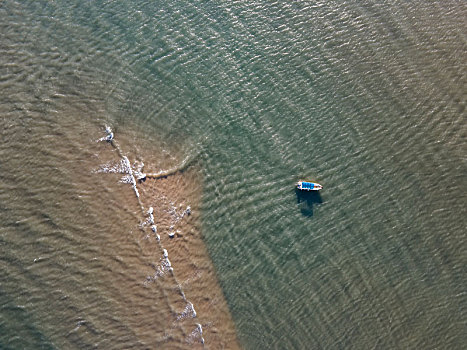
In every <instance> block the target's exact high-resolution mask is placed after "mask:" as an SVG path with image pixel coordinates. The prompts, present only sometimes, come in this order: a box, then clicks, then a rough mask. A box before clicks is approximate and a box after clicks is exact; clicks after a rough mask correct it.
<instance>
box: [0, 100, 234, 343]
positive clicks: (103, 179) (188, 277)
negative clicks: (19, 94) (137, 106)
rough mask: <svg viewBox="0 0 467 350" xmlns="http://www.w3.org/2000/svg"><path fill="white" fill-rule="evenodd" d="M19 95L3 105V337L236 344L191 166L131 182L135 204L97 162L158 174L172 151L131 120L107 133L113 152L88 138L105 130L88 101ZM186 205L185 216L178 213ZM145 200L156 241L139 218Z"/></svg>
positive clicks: (143, 213) (171, 164)
mask: <svg viewBox="0 0 467 350" xmlns="http://www.w3.org/2000/svg"><path fill="white" fill-rule="evenodd" d="M28 99H30V98H29V97H25V100H26V101H21V102H17V108H16V109H14V108H10V109H8V108H5V107H8V105H5V104H4V105H3V107H4V108H3V110H2V111H1V112H2V125H3V128H2V131H1V138H2V147H1V149H0V154H1V156H2V162H1V166H2V175H1V183H2V191H1V200H0V203H1V205H2V211H1V214H0V215H1V220H2V223H3V225H2V227H1V232H0V233H1V235H0V236H1V244H0V256H1V259H0V267H1V280H2V284H1V288H0V292H1V296H2V300H3V310H10V311H11V319H9V318H8V317H9V314H8V313H5V312H4V313H3V314H2V320H1V321H2V329H3V331H7V332H11V334H13V333H15V334H18V336H17V338H9V344H10V345H12V346H13V347H14V345H15V344H23V345H24V344H30V345H31V346H33V347H35V346H37V344H42V345H43V346H44V347H46V348H47V347H51V348H55V347H58V348H86V347H90V348H112V349H118V348H132V349H138V348H140V349H156V348H164V349H184V348H190V349H192V348H208V349H222V348H227V349H235V348H238V345H237V343H236V335H235V328H234V325H233V322H232V319H231V317H230V314H229V311H228V309H227V305H226V303H225V300H224V297H223V294H222V291H221V289H220V287H219V285H218V283H217V278H216V274H215V270H214V268H213V266H212V264H211V261H210V258H209V255H208V253H207V251H206V249H205V247H204V244H203V242H202V236H201V225H200V210H199V207H200V204H199V201H200V196H201V193H202V190H203V187H202V179H201V175H200V172H199V171H197V169H196V167H195V166H192V167H188V168H186V169H184V171H183V172H176V173H175V174H174V175H173V176H169V177H167V178H164V179H159V180H153V179H148V180H147V181H146V182H144V183H140V184H138V189H139V190H140V194H141V197H140V201H138V200H137V198H136V196H135V193H134V192H133V189H132V188H131V185H129V184H126V183H121V182H120V180H121V177H122V174H115V173H102V172H100V171H101V169H102V167H103V166H105V165H106V164H107V165H108V164H111V165H112V164H113V165H115V164H119V163H120V162H121V154H125V155H127V156H128V158H129V159H130V161H131V162H134V161H135V160H139V161H144V162H145V163H147V165H146V168H145V170H146V169H147V170H153V171H159V170H164V168H160V166H161V165H162V164H164V163H166V164H168V169H172V168H173V167H174V165H175V164H176V163H177V159H176V156H174V155H173V154H170V152H169V151H167V150H166V151H165V152H160V150H159V149H157V143H156V142H150V141H148V140H142V139H143V137H146V136H147V135H145V134H144V133H141V132H140V131H139V130H132V129H131V128H129V127H128V126H125V128H123V127H120V128H119V130H120V133H116V137H117V138H118V140H119V142H120V143H119V145H120V147H121V154H119V152H118V150H117V149H116V148H114V147H112V145H111V144H110V143H108V142H105V141H104V142H97V140H98V139H99V138H101V137H102V136H105V134H104V133H103V125H104V118H102V117H100V116H96V115H97V114H100V113H101V112H102V111H101V110H100V107H98V106H99V102H97V101H91V102H89V101H86V100H82V99H80V98H68V97H64V96H57V97H56V98H55V99H54V100H52V101H51V102H50V103H48V104H44V101H40V100H39V101H34V98H32V101H27V100H28ZM90 105H92V107H91V106H90ZM31 135H32V137H31ZM126 150H128V152H127V151H126ZM147 160H149V161H147ZM152 164H155V165H157V166H154V167H153V168H152V167H151V166H152ZM141 205H143V206H144V208H143V207H141ZM188 205H190V206H191V208H192V211H191V214H190V215H186V216H184V217H183V218H179V214H181V210H182V209H183V210H185V209H186V207H187V206H188ZM149 206H153V207H154V215H155V224H156V225H157V227H158V233H159V234H160V236H161V240H160V242H158V241H157V240H156V236H155V234H154V233H153V232H152V231H151V229H150V227H149V226H145V225H143V223H144V221H145V220H147V215H146V210H147V208H148V207H149ZM180 206H182V207H180ZM143 209H144V210H143ZM171 226H174V227H173V229H174V230H175V231H176V232H177V233H176V235H175V237H174V238H173V239H170V238H169V237H168V232H169V231H170V230H171ZM164 249H166V250H167V252H168V257H169V259H170V261H171V265H172V268H173V271H172V272H170V271H169V270H168V268H167V266H165V267H164V261H165V258H164ZM156 275H157V276H156ZM191 305H193V308H192V307H191ZM193 309H194V310H195V312H196V316H195V313H194V312H193ZM18 312H19V313H21V314H24V320H23V321H22V320H21V318H20V319H18V317H17V314H18ZM27 325H29V326H27ZM5 327H6V328H5ZM201 332H202V333H201ZM202 339H203V340H202ZM202 341H204V345H203V344H202Z"/></svg>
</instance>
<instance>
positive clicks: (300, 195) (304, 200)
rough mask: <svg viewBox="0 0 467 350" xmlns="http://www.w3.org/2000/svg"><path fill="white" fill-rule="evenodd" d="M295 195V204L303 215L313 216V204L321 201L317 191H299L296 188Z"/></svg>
mask: <svg viewBox="0 0 467 350" xmlns="http://www.w3.org/2000/svg"><path fill="white" fill-rule="evenodd" d="M295 195H296V196H297V206H298V208H299V209H300V212H301V213H302V215H303V216H307V217H311V216H313V206H314V205H317V204H321V203H323V199H322V198H321V195H320V193H319V191H301V190H299V189H297V188H296V189H295Z"/></svg>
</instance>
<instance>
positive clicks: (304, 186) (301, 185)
mask: <svg viewBox="0 0 467 350" xmlns="http://www.w3.org/2000/svg"><path fill="white" fill-rule="evenodd" d="M297 188H298V189H299V190H302V191H319V190H320V189H322V188H323V186H321V185H320V184H318V183H316V182H310V181H302V180H301V181H299V182H297Z"/></svg>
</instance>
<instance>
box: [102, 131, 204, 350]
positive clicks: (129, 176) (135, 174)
mask: <svg viewBox="0 0 467 350" xmlns="http://www.w3.org/2000/svg"><path fill="white" fill-rule="evenodd" d="M105 132H106V136H105V137H102V138H101V139H99V140H98V141H107V142H108V143H110V144H111V145H112V147H114V148H115V149H116V150H117V153H118V155H119V157H120V158H121V167H115V169H114V168H110V167H106V169H107V168H109V169H110V171H108V172H120V173H124V174H126V176H124V178H123V180H122V181H123V182H125V183H129V184H131V186H132V188H133V191H134V192H135V195H136V198H137V199H138V204H139V206H140V209H141V211H142V213H143V214H146V215H147V216H148V219H147V220H146V222H144V223H143V225H142V226H145V225H147V224H149V225H150V227H151V230H152V231H153V232H154V233H155V234H156V239H157V244H158V245H159V248H160V250H161V251H162V255H163V257H162V258H161V259H160V264H159V265H158V266H157V268H156V272H155V274H154V276H153V277H148V281H155V280H156V279H158V278H159V277H161V276H164V275H165V274H166V273H167V272H169V273H170V274H171V276H172V278H173V279H174V280H175V283H176V284H177V287H178V290H179V293H180V296H181V297H182V299H183V301H184V302H185V303H186V307H185V309H184V311H183V312H182V313H181V314H179V315H178V316H176V321H183V319H185V318H186V317H188V316H190V317H191V318H195V317H197V313H196V311H195V307H194V305H193V303H191V302H190V301H188V300H187V298H186V296H185V292H184V291H183V288H182V285H181V284H180V283H179V282H178V280H177V278H176V276H175V273H174V269H173V267H172V263H171V262H170V260H169V253H168V251H167V249H165V248H164V247H163V245H162V243H161V240H160V236H159V235H158V234H157V226H156V225H155V219H154V208H153V207H149V209H148V210H147V211H145V210H144V206H143V204H142V203H141V199H140V194H139V191H138V188H137V181H136V180H138V181H140V180H143V179H146V178H150V179H159V178H162V177H167V176H170V175H174V174H176V173H178V172H182V171H184V170H186V169H187V168H188V167H189V166H190V164H191V163H192V162H193V161H194V160H195V159H196V157H191V158H190V157H186V158H185V159H184V160H183V162H182V163H181V165H180V166H179V167H176V168H173V169H171V170H168V171H164V172H159V173H150V174H145V173H143V171H142V169H143V167H144V163H142V162H141V163H140V164H139V166H138V167H137V168H136V170H133V168H132V166H131V163H130V161H129V159H128V157H127V156H126V155H124V154H123V152H122V150H121V148H120V146H119V145H118V143H117V141H116V140H115V138H114V134H113V132H112V129H111V128H110V127H109V126H106V127H105ZM109 169H107V170H109ZM106 172H107V171H106ZM173 209H175V208H173ZM175 214H177V213H176V210H175ZM190 214H191V208H190V206H188V207H187V208H186V210H185V211H184V212H183V213H182V214H181V215H176V218H177V220H176V221H177V222H178V221H179V220H180V219H181V218H183V217H184V216H185V215H190ZM196 325H197V328H196V329H195V330H194V331H193V332H192V336H193V337H194V338H198V339H200V341H201V343H202V344H204V338H203V329H202V327H201V324H199V323H197V324H196Z"/></svg>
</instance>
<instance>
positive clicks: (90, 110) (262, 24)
mask: <svg viewBox="0 0 467 350" xmlns="http://www.w3.org/2000/svg"><path fill="white" fill-rule="evenodd" d="M466 14H467V6H466V4H465V3H464V2H462V1H444V2H429V1H413V2H409V3H406V2H402V1H396V2H389V1H381V2H374V1H340V2H338V1H321V2H316V3H311V2H310V3H309V2H293V1H289V2H286V1H274V2H260V1H255V2H251V1H248V2H246V1H245V2H243V1H234V2H224V1H217V2H181V1H155V2H154V1H142V2H130V1H121V2H111V1H95V2H82V3H80V4H73V3H71V2H66V1H55V2H49V1H4V2H2V3H1V4H0V18H2V21H1V23H0V33H1V38H2V39H1V40H0V52H1V53H0V87H1V91H2V93H1V95H0V96H1V102H0V120H1V123H2V124H1V125H2V129H3V131H2V133H1V135H2V146H1V150H0V154H1V161H0V169H1V173H2V176H1V180H0V186H1V188H2V191H1V195H0V205H1V211H0V222H2V223H3V224H2V225H1V230H0V260H1V262H2V272H1V274H0V295H1V298H0V301H1V307H0V347H1V348H40V347H42V348H94V347H104V348H110V347H111V348H116V347H119V346H121V347H123V348H124V347H127V348H128V347H133V348H138V347H140V346H141V347H144V346H142V345H141V343H139V340H138V335H137V333H135V332H132V328H131V327H132V325H131V323H127V322H126V321H125V320H126V317H127V316H126V315H127V314H126V309H125V306H124V305H123V304H121V305H120V307H121V309H120V308H119V309H118V310H119V311H118V312H117V314H116V315H115V317H112V313H113V311H112V309H113V307H114V306H115V305H116V304H118V303H119V302H120V301H119V300H120V299H118V298H117V297H116V298H115V300H116V301H115V302H102V303H100V302H99V300H101V299H102V300H107V299H105V298H104V296H100V297H99V298H101V299H99V298H97V299H93V304H92V305H93V307H94V306H95V307H97V308H98V310H99V312H102V313H109V318H110V321H109V320H100V319H99V317H96V321H95V322H94V323H93V328H92V329H89V330H88V331H87V332H89V334H88V335H87V336H88V338H86V337H84V338H79V339H78V338H75V337H74V336H69V335H67V332H68V331H69V330H67V329H66V327H61V322H63V319H66V318H67V317H69V316H70V315H73V314H74V312H75V311H76V312H81V313H83V314H87V313H88V312H89V311H86V310H87V309H88V307H90V306H89V304H88V301H87V299H86V298H79V297H76V298H74V299H72V300H70V301H69V302H63V303H54V304H53V305H54V307H53V309H52V310H50V308H48V307H47V298H48V296H49V295H50V294H52V295H53V294H54V293H56V294H57V293H58V294H60V293H59V292H57V291H59V290H65V289H67V288H69V287H67V286H68V282H64V281H63V280H61V279H60V278H58V277H57V274H58V275H60V272H59V269H58V270H56V269H53V268H52V269H51V268H47V269H42V270H40V271H38V272H37V273H34V274H32V275H31V276H28V275H27V273H26V275H25V271H29V269H30V268H29V267H28V266H27V264H29V263H30V261H32V260H33V258H32V256H33V255H34V253H35V252H36V249H39V250H40V249H41V247H37V246H36V245H38V243H37V242H41V240H39V241H37V237H38V236H41V235H42V234H43V233H45V234H46V236H47V237H48V240H47V250H48V251H50V252H54V251H55V250H54V249H58V248H59V247H61V246H62V244H64V243H63V241H65V242H67V243H66V244H67V246H68V245H69V246H70V248H69V250H67V251H68V252H71V254H76V256H80V257H81V249H83V244H81V243H80V238H79V237H80V236H81V234H80V232H83V231H85V230H90V232H92V230H94V229H93V227H94V226H93V225H92V223H98V222H99V220H100V219H99V215H100V214H99V212H98V211H96V210H97V209H96V208H99V203H97V204H95V205H94V206H92V205H91V204H87V202H86V203H84V202H83V204H82V207H83V209H82V212H81V213H80V214H82V215H83V216H81V219H79V220H75V219H73V218H74V217H75V216H74V215H73V213H71V212H70V211H69V210H67V205H65V204H64V203H67V198H68V197H67V196H69V197H70V198H71V197H73V196H74V195H73V193H75V192H76V196H79V195H81V194H82V193H81V192H82V190H80V187H79V186H78V188H77V189H76V188H74V187H73V188H70V184H74V181H75V180H74V176H75V175H77V176H82V177H84V176H86V174H89V173H90V172H91V171H92V169H91V168H89V169H87V168H83V167H80V166H79V162H80V161H81V160H82V159H86V158H92V157H93V154H94V152H96V151H94V148H95V147H96V146H95V145H94V144H93V143H92V141H91V140H92V139H93V137H94V134H93V135H92V136H91V135H89V132H90V131H89V130H93V129H92V128H89V127H86V128H85V127H83V126H81V125H84V124H85V123H86V125H93V126H94V127H95V135H98V134H99V132H100V129H99V128H102V126H103V125H104V124H109V125H111V126H112V127H113V128H114V130H115V132H116V134H117V135H118V133H119V132H121V133H124V132H126V130H128V129H132V130H133V129H136V130H138V133H139V134H138V135H139V136H138V137H140V138H142V139H145V140H150V141H151V143H152V145H153V146H154V149H155V150H160V152H161V154H166V155H167V156H165V158H163V157H162V158H161V159H162V160H160V162H161V164H162V166H166V167H170V166H172V165H173V164H174V163H176V162H177V159H183V158H185V157H196V159H198V160H197V165H199V166H200V168H201V169H202V177H203V182H204V186H205V188H204V195H203V202H202V203H203V205H202V232H203V236H204V238H205V241H206V244H207V246H208V250H209V253H210V256H211V258H212V260H213V262H214V265H215V266H216V268H217V272H218V278H219V281H220V283H221V286H222V289H223V291H224V294H225V297H226V299H227V303H228V305H229V308H230V311H231V313H232V316H233V319H234V322H235V325H236V329H237V336H238V338H239V341H240V343H241V344H242V345H243V346H244V348H245V349H271V348H273V349H318V348H324V349H337V348H344V349H349V348H353V349H371V348H377V349H397V348H411V349H431V348H446V349H455V348H458V349H460V348H462V346H463V344H465V342H466V341H467V339H466V336H465V334H467V327H466V306H467V300H466V270H465V266H466V262H467V253H466V232H467V231H466V228H467V219H466V218H467V215H466V199H467V181H466V174H467V163H466V151H467V147H466V137H467V123H466V120H467V118H466V111H465V103H466V97H467V90H466V86H467V81H466V80H467V79H466V78H467V77H466V70H465V67H466V63H467V62H466V58H465V57H467V56H466V48H467V45H466V39H465V33H466V26H465V18H466ZM91 132H92V131H91ZM63 135H73V136H67V140H70V143H68V146H66V145H64V142H63V143H62V142H61V139H60V137H61V136H63ZM48 137H51V138H52V140H51V141H49V139H48ZM94 139H95V138H94ZM70 154H72V155H70ZM77 162H78V163H77ZM164 162H165V163H164ZM44 164H46V165H47V169H48V170H44ZM51 168H53V169H55V170H56V171H50V169H51ZM18 173H20V174H21V175H18ZM28 173H32V174H35V180H34V181H32V180H28V179H29V176H28ZM299 179H309V180H312V181H316V182H319V183H321V184H322V185H323V186H324V190H323V191H321V195H320V196H306V195H302V194H300V193H297V192H296V191H294V184H295V182H296V181H297V180H299ZM18 180H21V181H18ZM51 183H52V185H51ZM48 186H51V187H50V188H53V189H56V188H60V190H58V191H57V192H56V194H54V196H52V197H53V198H51V197H50V196H51V192H50V191H47V190H46V189H48V188H49V187H48ZM75 187H76V186H75ZM73 191H75V192H73ZM88 195H89V198H90V199H89V202H91V198H93V197H92V196H91V195H90V194H88ZM31 196H32V197H33V198H34V200H31ZM109 196H110V195H109ZM57 198H63V199H62V200H61V201H62V203H63V204H62V205H58V204H57V205H56V206H54V205H53V203H52V202H53V201H57V202H60V200H59V199H57ZM73 198H74V197H73ZM70 203H71V199H70ZM93 203H95V202H94V201H93ZM104 204H105V201H104V200H102V203H101V204H100V205H104ZM49 206H50V210H48V209H47V208H48V207H49ZM44 207H45V208H46V209H41V208H44ZM80 208H81V207H80ZM40 209H41V210H43V211H45V212H46V213H47V215H49V216H50V221H51V222H53V225H52V226H47V225H46V226H44V227H43V226H41V225H38V224H37V225H36V223H35V222H33V223H30V224H28V225H26V226H25V225H24V224H21V222H22V221H21V220H24V219H25V218H27V217H28V212H29V213H31V212H37V213H38V215H39V214H40V213H41V210H40ZM121 210H122V212H123V213H126V214H124V215H129V216H131V215H130V214H128V213H127V212H126V211H125V210H124V208H121ZM42 214H43V213H42ZM44 215H45V214H44ZM42 218H44V217H42ZM70 220H71V221H72V224H69V223H70ZM73 220H75V221H73ZM67 225H72V227H71V228H70V227H68V226H67ZM96 225H97V224H96ZM109 225H110V224H109ZM102 226H103V227H102V228H101V229H99V230H102V231H105V230H106V227H104V226H105V225H104V224H102ZM113 229H118V227H113ZM32 231H37V232H38V233H37V235H33V234H31V232H32ZM39 232H40V233H39ZM68 232H74V233H73V234H68ZM54 233H56V235H54ZM49 238H50V240H49ZM83 240H84V238H83ZM88 244H89V245H90V246H89V247H88V249H90V250H91V251H92V252H93V253H92V254H97V252H96V251H98V248H95V249H94V248H93V247H92V245H93V244H96V247H98V246H101V244H100V243H97V242H94V243H93V240H92V239H90V240H89V242H88V241H87V240H86V245H88ZM105 244H106V247H107V248H106V249H107V250H106V254H108V255H109V256H112V254H115V252H116V251H118V249H119V248H118V244H119V241H118V240H109V242H106V243H105ZM102 246H104V245H103V244H102ZM26 256H27V258H26ZM52 256H54V254H53V253H52ZM56 256H58V258H62V259H63V257H62V256H61V255H60V254H57V255H56ZM83 256H87V253H83ZM89 256H90V255H89ZM51 259H52V258H51ZM77 261H78V258H77ZM79 261H82V262H81V263H80V267H79V271H81V273H82V274H83V275H82V276H81V277H80V276H78V277H76V278H74V281H73V283H74V285H75V286H78V287H80V288H95V289H96V290H97V292H96V293H99V290H102V291H104V290H105V288H106V287H104V286H103V285H104V283H103V284H102V286H101V285H100V284H99V283H97V282H96V283H94V282H95V281H98V280H99V279H100V276H107V272H106V270H105V267H103V266H94V265H93V264H92V263H91V262H89V261H88V262H86V261H87V260H86V259H84V258H83V259H81V260H79ZM65 265H66V264H65ZM59 266H61V265H59ZM67 266H68V265H67ZM73 272H76V273H77V272H78V271H73ZM51 274H52V276H53V278H52V279H53V280H54V281H52V282H49V277H50V276H51ZM89 276H91V277H92V278H91V279H90V277H89ZM105 278H109V279H110V278H111V277H109V276H107V277H105ZM34 279H39V280H41V281H47V282H44V283H42V284H39V285H37V284H34V283H32V282H31V281H33V280H34ZM55 280H56V281H55ZM20 285H21V287H19V286H20ZM100 288H101V289H100ZM63 293H65V292H63ZM102 293H104V292H102ZM65 294H66V293H65ZM104 294H105V293H104ZM99 295H101V294H99ZM36 299H37V300H36ZM96 300H97V301H96ZM112 300H113V299H112ZM97 305H99V306H97ZM65 309H67V310H65ZM70 310H71V311H70ZM54 315H57V316H60V317H54ZM41 320H44V321H41ZM160 322H161V323H162V321H160ZM100 337H104V338H106V339H107V338H108V339H117V340H118V339H120V340H124V341H123V342H120V343H119V342H118V341H116V342H115V343H114V342H112V341H109V342H108V343H107V342H105V341H103V342H102V343H98V342H97V343H96V339H99V338H100ZM64 339H66V340H64ZM90 339H91V340H90ZM93 339H94V340H93ZM118 344H120V345H118ZM205 346H206V347H207V348H209V344H206V345H205Z"/></svg>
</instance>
